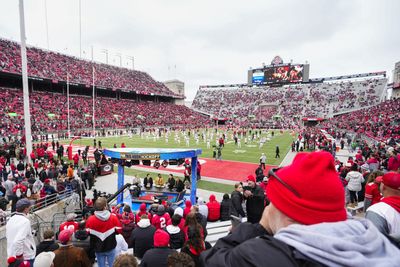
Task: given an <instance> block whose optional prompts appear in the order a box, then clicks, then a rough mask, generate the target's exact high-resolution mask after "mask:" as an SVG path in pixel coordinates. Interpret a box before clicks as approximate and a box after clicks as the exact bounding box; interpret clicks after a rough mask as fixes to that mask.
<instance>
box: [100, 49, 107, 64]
mask: <svg viewBox="0 0 400 267" xmlns="http://www.w3.org/2000/svg"><path fill="white" fill-rule="evenodd" d="M101 52H102V53H104V54H106V64H108V50H107V49H102V50H101Z"/></svg>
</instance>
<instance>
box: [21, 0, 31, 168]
mask: <svg viewBox="0 0 400 267" xmlns="http://www.w3.org/2000/svg"><path fill="white" fill-rule="evenodd" d="M19 27H20V34H21V60H22V88H23V95H24V121H25V142H26V156H27V161H28V163H30V162H31V157H30V155H31V153H32V132H31V130H32V129H31V113H30V110H29V87H28V68H27V65H28V62H27V58H26V40H25V39H26V36H25V15H24V1H23V0H19Z"/></svg>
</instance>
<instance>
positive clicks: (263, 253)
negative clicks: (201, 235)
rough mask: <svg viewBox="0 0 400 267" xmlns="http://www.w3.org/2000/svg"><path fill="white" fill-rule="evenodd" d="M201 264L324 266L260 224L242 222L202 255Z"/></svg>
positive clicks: (234, 266)
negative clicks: (280, 239)
mask: <svg viewBox="0 0 400 267" xmlns="http://www.w3.org/2000/svg"><path fill="white" fill-rule="evenodd" d="M200 266H213V267H242V266H268V267H282V266H285V267H292V266H293V267H294V266H296V267H299V266H303V267H317V266H319V267H320V266H324V265H322V264H320V263H318V262H315V261H313V260H312V259H310V258H308V257H306V256H304V255H303V254H302V253H300V251H298V250H296V249H294V248H293V247H290V246H288V245H287V244H285V243H283V242H282V241H279V240H277V239H275V238H273V237H272V236H270V235H269V234H268V232H267V231H266V230H265V229H264V228H263V227H262V226H261V225H260V224H250V223H241V224H240V225H239V226H238V227H237V228H236V229H235V230H234V231H233V233H232V234H230V235H228V236H226V237H224V238H221V239H219V240H218V241H217V243H216V244H215V246H214V247H213V248H211V249H209V250H206V251H204V252H203V253H202V254H201V255H200Z"/></svg>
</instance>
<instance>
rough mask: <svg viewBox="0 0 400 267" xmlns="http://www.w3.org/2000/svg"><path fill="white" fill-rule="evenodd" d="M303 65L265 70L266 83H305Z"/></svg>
mask: <svg viewBox="0 0 400 267" xmlns="http://www.w3.org/2000/svg"><path fill="white" fill-rule="evenodd" d="M303 68H304V67H303V65H287V66H277V67H269V68H266V69H265V70H264V82H266V83H296V82H302V81H303Z"/></svg>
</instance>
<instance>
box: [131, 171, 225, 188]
mask: <svg viewBox="0 0 400 267" xmlns="http://www.w3.org/2000/svg"><path fill="white" fill-rule="evenodd" d="M147 173H150V176H151V177H153V179H154V178H156V177H157V174H158V173H157V171H156V170H149V171H139V170H134V169H128V168H125V174H126V175H135V176H137V177H141V178H143V177H145V176H146V174H147ZM161 176H162V177H163V179H164V181H165V182H166V181H167V180H168V175H167V174H161ZM127 182H129V181H127ZM197 188H200V189H204V190H208V191H214V192H220V193H230V192H232V191H233V185H229V184H221V183H214V182H208V181H203V180H200V181H198V182H197Z"/></svg>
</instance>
